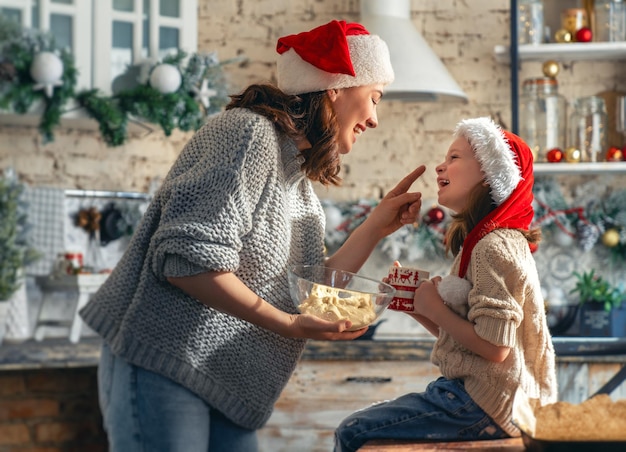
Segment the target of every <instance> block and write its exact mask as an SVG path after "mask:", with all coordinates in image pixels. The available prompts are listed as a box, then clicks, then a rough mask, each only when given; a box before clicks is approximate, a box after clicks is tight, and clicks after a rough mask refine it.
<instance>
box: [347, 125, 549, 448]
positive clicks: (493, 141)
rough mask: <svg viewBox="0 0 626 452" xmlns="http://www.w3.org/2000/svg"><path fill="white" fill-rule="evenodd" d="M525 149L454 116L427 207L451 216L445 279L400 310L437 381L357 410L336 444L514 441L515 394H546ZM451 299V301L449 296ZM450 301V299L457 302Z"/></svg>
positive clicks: (545, 346) (545, 336) (542, 398)
mask: <svg viewBox="0 0 626 452" xmlns="http://www.w3.org/2000/svg"><path fill="white" fill-rule="evenodd" d="M532 163H533V155H532V152H531V150H530V148H529V147H528V145H526V143H524V141H523V140H522V139H521V138H519V137H518V136H516V135H514V134H512V133H510V132H507V131H504V130H502V129H500V127H498V126H497V125H496V124H495V123H494V122H493V121H492V120H491V119H490V118H475V119H466V120H464V121H461V122H460V123H459V124H458V125H457V128H456V131H455V135H454V141H453V142H452V144H451V145H450V148H449V149H448V152H447V154H446V156H445V159H444V161H443V163H441V164H440V165H438V166H437V168H436V171H437V185H438V186H439V192H438V198H437V199H438V202H439V204H441V205H443V206H445V207H448V208H450V209H451V210H452V211H454V212H455V215H454V216H453V221H452V224H451V225H450V227H449V229H448V231H447V232H446V247H447V249H448V250H450V251H452V253H453V254H454V256H456V258H455V261H454V262H453V265H452V272H451V274H450V275H448V276H446V277H445V278H443V279H442V278H440V277H436V278H433V279H432V280H431V281H424V282H422V283H421V284H420V286H419V287H418V288H417V290H416V291H415V297H414V312H412V313H410V315H411V316H412V317H414V318H415V319H416V320H417V321H419V322H420V323H421V324H422V325H424V327H426V329H428V331H429V332H430V333H431V334H432V335H433V336H435V337H436V338H437V340H436V342H435V345H434V347H433V351H432V354H431V361H432V362H433V364H435V365H436V366H438V367H439V369H440V370H441V374H442V375H443V376H442V377H440V378H438V379H437V380H435V381H433V382H431V383H430V384H429V385H428V386H427V388H426V390H425V391H424V392H422V393H411V394H406V395H404V396H402V397H399V398H397V399H396V400H392V401H389V402H384V403H381V404H378V405H375V406H372V407H369V408H367V409H365V410H362V411H358V412H356V413H354V414H352V415H350V416H349V417H348V418H347V419H345V420H344V421H343V422H342V423H341V425H340V426H339V428H338V429H337V431H336V435H335V438H336V450H337V451H342V452H344V451H356V450H358V449H359V447H361V445H363V444H365V443H366V442H367V441H369V440H372V439H404V440H420V439H421V440H439V441H446V440H447V441H454V440H478V439H497V438H507V437H511V436H519V435H520V431H519V429H518V428H517V427H516V426H515V425H514V424H513V423H512V421H511V418H512V405H513V399H514V397H515V394H516V392H517V391H522V392H523V393H525V394H526V395H527V396H529V397H531V398H533V399H538V400H539V402H540V403H541V404H542V405H544V404H548V403H552V402H554V401H556V397H557V385H556V373H555V356H554V347H553V345H552V341H551V338H550V334H549V331H548V326H547V323H546V316H545V309H544V302H543V297H542V295H541V287H540V283H539V275H538V274H537V268H536V267H535V261H534V259H533V257H532V254H531V251H532V250H534V249H535V248H536V247H537V243H538V241H539V238H540V231H538V230H535V229H529V227H530V224H531V221H532V219H533V207H532V202H533V192H532V187H533V180H534V179H533V164H532ZM453 298H454V299H455V302H454V303H453V302H452V299H453ZM459 301H462V303H459Z"/></svg>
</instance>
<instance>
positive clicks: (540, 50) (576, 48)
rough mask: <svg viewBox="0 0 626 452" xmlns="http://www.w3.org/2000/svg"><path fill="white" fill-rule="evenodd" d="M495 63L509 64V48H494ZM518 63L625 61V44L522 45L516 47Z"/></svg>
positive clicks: (500, 46) (499, 46) (501, 46)
mask: <svg viewBox="0 0 626 452" xmlns="http://www.w3.org/2000/svg"><path fill="white" fill-rule="evenodd" d="M494 54H495V57H496V61H498V62H499V63H510V61H511V58H510V57H511V54H510V47H509V46H505V45H497V46H495V48H494ZM518 57H519V60H520V61H547V60H558V61H581V60H626V42H571V43H563V44H558V43H552V44H524V45H520V46H519V47H518Z"/></svg>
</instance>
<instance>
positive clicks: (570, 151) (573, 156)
mask: <svg viewBox="0 0 626 452" xmlns="http://www.w3.org/2000/svg"><path fill="white" fill-rule="evenodd" d="M565 161H566V162H567V163H578V162H580V150H578V149H576V148H574V147H572V148H567V149H565Z"/></svg>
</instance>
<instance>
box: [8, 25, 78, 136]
mask: <svg viewBox="0 0 626 452" xmlns="http://www.w3.org/2000/svg"><path fill="white" fill-rule="evenodd" d="M4 27H7V30H6V31H5V32H4V33H3V35H2V38H3V41H2V42H0V61H2V63H3V64H4V65H10V66H7V67H11V70H10V74H11V76H10V77H7V78H8V80H2V87H1V88H0V108H2V109H10V110H12V111H14V112H16V113H19V114H26V113H28V112H29V110H30V108H31V107H32V105H33V104H34V103H35V101H38V100H40V101H42V102H43V103H44V111H43V113H42V114H41V120H40V122H39V131H40V132H41V134H42V136H43V138H44V142H49V141H53V140H54V128H55V127H57V126H58V125H59V124H60V122H61V115H62V114H63V113H64V108H65V106H66V105H67V103H68V102H69V100H70V99H72V97H73V96H74V87H75V86H76V78H77V75H78V73H77V70H76V67H75V66H74V58H73V56H72V55H71V54H70V53H69V52H68V51H66V50H63V49H57V47H56V44H55V42H54V37H52V35H50V34H48V33H44V32H33V31H29V30H20V29H19V28H17V27H15V26H14V25H10V22H9V21H7V20H4V19H2V18H1V17H0V28H4ZM44 51H47V52H52V53H55V54H57V56H58V57H59V58H60V59H61V61H62V62H63V68H64V70H63V75H62V78H61V81H62V82H63V85H62V86H59V87H58V88H56V89H55V90H54V92H53V95H52V96H51V97H48V96H46V94H45V92H44V91H43V90H35V89H34V86H35V80H33V78H32V76H31V75H30V68H31V65H32V63H33V58H34V57H35V55H36V54H37V53H38V52H44Z"/></svg>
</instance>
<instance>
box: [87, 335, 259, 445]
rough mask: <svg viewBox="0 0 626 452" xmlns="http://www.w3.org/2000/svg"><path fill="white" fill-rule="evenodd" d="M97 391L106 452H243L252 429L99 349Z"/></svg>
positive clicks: (252, 437) (252, 439)
mask: <svg viewBox="0 0 626 452" xmlns="http://www.w3.org/2000/svg"><path fill="white" fill-rule="evenodd" d="M98 390H99V397H100V408H101V410H102V415H103V418H104V427H105V430H106V431H107V436H108V439H109V451H110V452H208V451H210V452H218V451H220V452H233V451H238V452H249V451H256V450H257V438H256V432H255V431H254V430H247V429H244V428H242V427H239V426H237V425H236V424H234V423H232V422H231V421H229V420H228V419H226V418H225V417H224V416H222V415H221V414H220V413H219V412H218V411H217V410H215V409H213V408H211V407H210V406H209V405H207V404H206V402H204V401H203V400H202V399H200V398H199V397H198V396H196V395H195V394H194V393H192V392H191V391H189V390H187V389H185V388H184V387H182V386H180V385H179V384H177V383H175V382H173V381H172V380H169V379H167V378H165V377H162V376H161V375H158V374H156V373H154V372H150V371H147V370H145V369H142V368H141V367H137V366H134V365H132V364H129V363H128V362H126V361H124V360H123V359H121V358H118V357H116V356H115V355H113V354H112V353H111V352H110V350H109V347H108V346H106V345H104V346H103V348H102V355H101V357H100V366H99V367H98Z"/></svg>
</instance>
